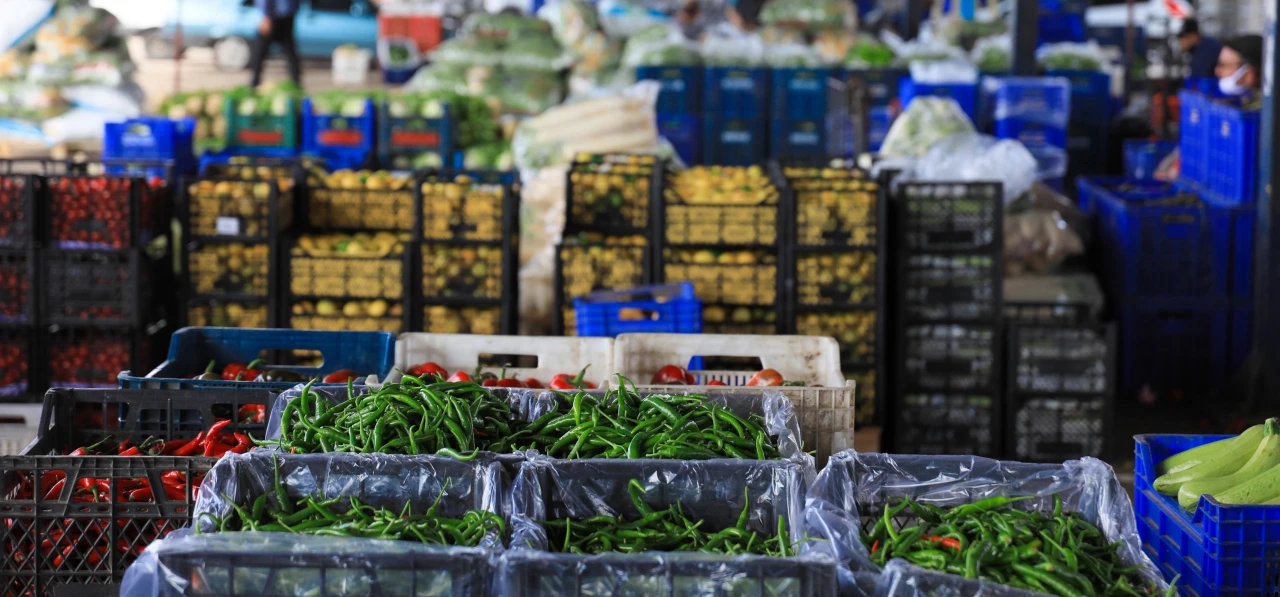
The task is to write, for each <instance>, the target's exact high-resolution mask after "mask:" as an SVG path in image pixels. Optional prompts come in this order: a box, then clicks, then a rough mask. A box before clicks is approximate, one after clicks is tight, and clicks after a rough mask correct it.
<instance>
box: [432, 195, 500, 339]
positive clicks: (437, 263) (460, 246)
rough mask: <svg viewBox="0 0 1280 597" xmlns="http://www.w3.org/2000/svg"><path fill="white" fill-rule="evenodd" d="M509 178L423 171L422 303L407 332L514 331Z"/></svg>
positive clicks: (490, 332)
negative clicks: (412, 330) (415, 320)
mask: <svg viewBox="0 0 1280 597" xmlns="http://www.w3.org/2000/svg"><path fill="white" fill-rule="evenodd" d="M515 177H516V174H515V173H511V172H504V173H496V172H494V173H477V172H460V171H452V170H443V171H438V172H437V171H429V172H428V173H427V174H426V175H425V176H423V177H421V179H420V180H419V181H418V185H419V187H418V191H419V193H418V202H419V204H420V206H421V207H420V209H419V210H418V211H419V213H420V217H419V218H418V221H419V222H420V224H419V226H420V230H418V231H417V232H416V233H415V237H416V239H417V241H418V243H417V244H418V250H419V252H420V253H421V269H420V270H419V272H420V275H421V288H422V292H421V297H422V299H421V300H422V305H421V306H420V308H418V307H415V308H414V309H413V314H414V316H415V317H417V316H421V317H422V321H421V323H417V322H415V324H414V326H413V329H414V330H423V331H426V332H431V333H441V334H486V335H494V334H515V333H517V330H516V315H517V311H518V309H519V304H518V299H519V296H518V295H517V286H516V283H517V282H516V276H517V273H518V271H517V270H518V268H519V258H520V255H519V251H520V239H519V238H520V237H519V226H520V221H519V219H520V195H519V186H518V181H517V180H516V178H515Z"/></svg>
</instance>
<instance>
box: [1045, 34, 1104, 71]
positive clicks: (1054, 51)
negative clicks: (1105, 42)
mask: <svg viewBox="0 0 1280 597" xmlns="http://www.w3.org/2000/svg"><path fill="white" fill-rule="evenodd" d="M1036 62H1037V63H1039V64H1040V66H1042V67H1044V68H1051V69H1055V70H1096V71H1101V70H1106V67H1107V65H1108V64H1110V62H1111V61H1110V60H1109V59H1108V58H1107V52H1106V50H1104V49H1102V46H1100V45H1098V42H1096V41H1089V42H1088V43H1075V42H1062V43H1056V44H1045V45H1043V46H1040V48H1039V49H1038V50H1036Z"/></svg>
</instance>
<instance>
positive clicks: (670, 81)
mask: <svg viewBox="0 0 1280 597" xmlns="http://www.w3.org/2000/svg"><path fill="white" fill-rule="evenodd" d="M702 75H703V73H702V68H701V67H699V66H641V67H637V68H636V80H637V81H644V80H653V81H657V82H658V84H659V85H660V86H661V90H660V91H659V92H658V105H657V112H658V113H659V114H695V115H696V114H701V113H702Z"/></svg>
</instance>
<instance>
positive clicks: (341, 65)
mask: <svg viewBox="0 0 1280 597" xmlns="http://www.w3.org/2000/svg"><path fill="white" fill-rule="evenodd" d="M372 61H373V52H370V51H369V50H366V49H364V48H344V47H339V48H337V49H335V50H334V51H333V84H334V85H338V86H360V85H365V84H367V82H368V79H369V64H370V63H371V62H372Z"/></svg>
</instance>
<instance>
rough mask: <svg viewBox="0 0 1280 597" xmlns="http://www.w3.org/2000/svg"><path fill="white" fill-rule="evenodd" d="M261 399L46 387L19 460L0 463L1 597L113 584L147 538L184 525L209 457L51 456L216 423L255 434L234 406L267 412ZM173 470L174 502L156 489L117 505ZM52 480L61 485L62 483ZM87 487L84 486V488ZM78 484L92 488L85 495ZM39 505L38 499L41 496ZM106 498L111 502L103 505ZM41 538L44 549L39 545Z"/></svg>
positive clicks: (187, 434) (260, 426) (177, 436)
mask: <svg viewBox="0 0 1280 597" xmlns="http://www.w3.org/2000/svg"><path fill="white" fill-rule="evenodd" d="M270 401H271V395H270V394H269V393H267V392H249V393H245V392H201V391H182V392H175V391H167V390H165V391H157V390H89V391H86V390H50V392H49V393H48V394H47V395H46V396H45V403H44V413H43V415H42V416H41V428H40V430H39V431H38V436H37V439H36V442H35V443H34V444H32V446H30V447H29V448H28V449H27V450H26V451H24V453H23V454H22V455H19V456H4V457H0V472H2V473H3V479H4V498H3V499H0V516H2V517H3V518H4V522H3V524H2V525H0V545H4V547H5V553H6V554H7V557H5V558H4V562H3V563H0V567H3V568H0V579H3V580H0V588H2V589H3V590H4V591H5V593H6V594H9V593H12V594H14V595H34V596H36V597H51V596H52V595H56V594H57V593H58V591H59V590H60V589H59V588H58V587H59V586H60V585H68V584H70V585H84V584H88V583H93V584H103V583H109V584H113V583H118V582H119V581H120V579H121V578H122V577H123V576H124V571H125V569H126V568H127V567H128V566H129V565H130V564H132V563H133V561H134V560H135V559H136V558H137V556H138V554H140V553H141V552H142V550H143V549H144V548H146V546H147V545H148V544H150V543H151V542H152V541H155V540H157V539H161V538H163V537H164V536H165V535H167V534H169V533H170V532H172V531H174V530H176V529H179V528H182V527H184V526H187V525H189V524H190V522H191V513H192V511H193V510H194V506H195V491H194V488H193V487H192V483H189V482H187V481H190V480H193V479H196V478H199V477H201V476H202V475H203V474H204V473H205V472H206V471H208V470H209V469H210V468H211V467H212V466H213V463H214V462H215V461H216V459H214V458H203V457H200V458H196V457H178V456H80V457H66V456H60V455H61V454H65V453H67V452H69V451H71V450H74V449H75V448H78V447H84V446H89V445H91V444H94V443H96V442H99V441H101V440H103V439H107V438H110V441H111V442H113V443H114V442H119V441H123V440H126V439H127V440H130V441H131V442H134V443H135V444H139V443H141V442H144V441H146V440H147V439H148V438H152V437H156V438H161V439H165V440H167V441H168V440H182V439H191V438H194V437H195V436H196V435H197V434H198V433H200V432H202V431H206V430H208V429H209V427H210V426H212V425H213V424H214V422H216V421H217V420H218V419H231V423H230V426H229V427H228V428H227V431H228V432H232V431H240V432H243V433H248V434H251V435H254V436H256V437H261V435H262V434H263V433H265V431H266V426H265V424H264V423H254V424H247V425H241V424H239V422H238V420H237V419H239V416H238V415H239V413H240V412H241V409H242V408H249V409H255V410H256V406H248V405H262V407H263V409H264V410H267V411H269V410H270V406H271V404H270ZM173 471H176V474H177V475H181V478H182V479H183V481H180V482H178V483H177V485H179V486H181V491H182V496H181V498H179V497H178V496H176V495H169V494H168V493H166V492H164V491H159V492H156V495H155V496H154V497H153V498H152V499H149V500H146V501H138V502H130V501H126V500H125V499H120V497H119V496H120V494H121V492H122V491H124V490H123V487H125V486H126V484H132V485H137V484H138V482H139V481H145V482H146V484H147V486H149V487H151V488H159V487H164V486H165V482H164V481H162V477H163V476H165V475H166V474H169V475H170V476H171V477H172V476H173V475H174V473H173ZM59 479H65V480H64V481H63V483H62V486H61V487H59V486H58V485H57V481H58V480H59ZM90 480H93V481H90ZM82 484H91V485H93V486H94V487H97V486H102V491H101V493H99V494H97V496H96V501H95V500H94V494H93V493H87V494H86V493H84V492H80V491H76V489H75V488H77V487H80V486H82ZM46 498H47V499H46ZM113 498H115V499H113ZM44 541H48V543H42V542H44Z"/></svg>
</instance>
